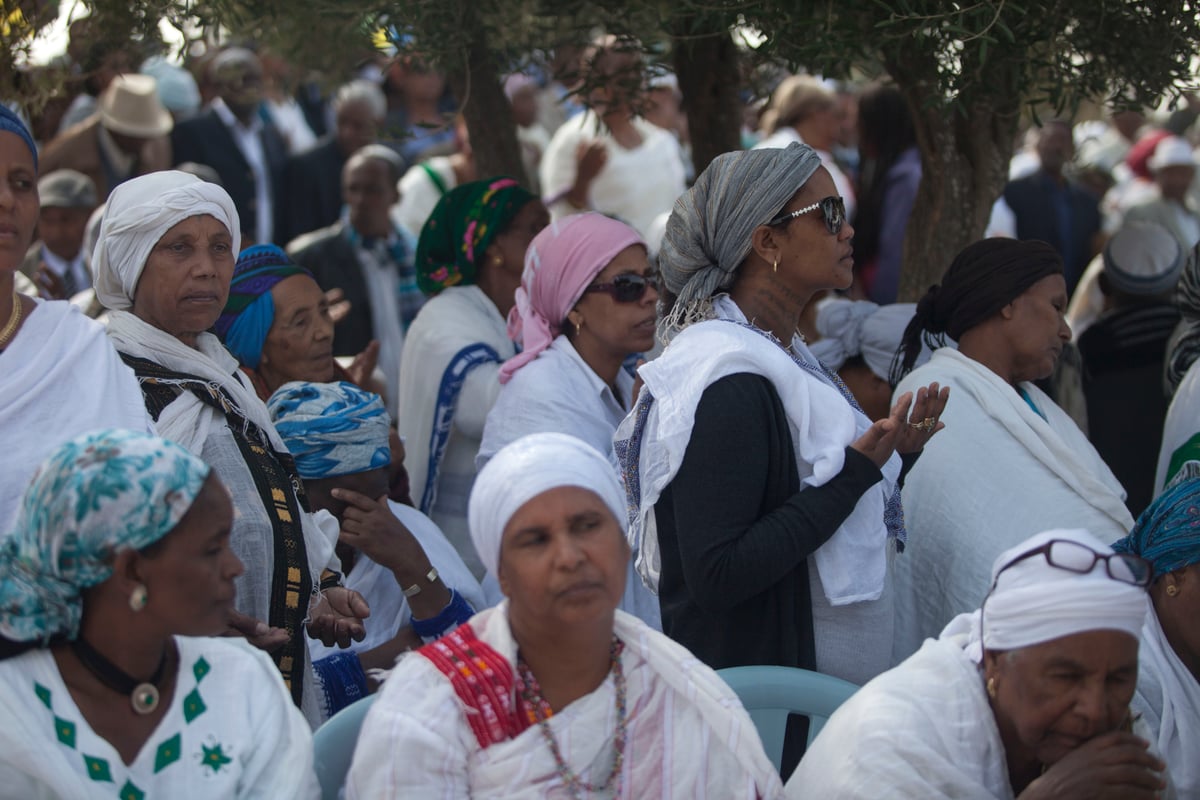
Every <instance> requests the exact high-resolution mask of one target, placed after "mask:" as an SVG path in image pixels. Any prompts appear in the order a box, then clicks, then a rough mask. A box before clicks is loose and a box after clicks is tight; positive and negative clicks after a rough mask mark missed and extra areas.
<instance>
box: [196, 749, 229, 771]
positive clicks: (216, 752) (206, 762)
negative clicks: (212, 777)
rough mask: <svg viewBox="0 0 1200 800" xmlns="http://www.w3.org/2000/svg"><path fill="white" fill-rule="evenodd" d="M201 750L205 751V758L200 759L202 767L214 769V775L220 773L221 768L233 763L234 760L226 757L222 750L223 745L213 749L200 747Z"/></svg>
mask: <svg viewBox="0 0 1200 800" xmlns="http://www.w3.org/2000/svg"><path fill="white" fill-rule="evenodd" d="M200 749H201V750H203V751H204V757H203V758H201V759H200V766H202V767H212V771H213V772H214V773H217V772H220V771H221V767H223V766H225V765H226V764H228V763H229V762H231V761H233V759H232V758H230V757H229V756H227V755H225V752H224V751H223V750H222V749H221V745H219V744H217V745H213V746H212V747H208V746H207V745H200Z"/></svg>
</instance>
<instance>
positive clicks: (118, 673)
mask: <svg viewBox="0 0 1200 800" xmlns="http://www.w3.org/2000/svg"><path fill="white" fill-rule="evenodd" d="M71 649H72V650H74V651H75V656H76V658H78V659H79V662H80V663H81V664H83V666H84V667H86V668H87V671H88V672H90V673H92V675H94V676H95V677H96V679H97V680H98V681H100V682H101V683H103V684H104V685H105V686H107V687H108V688H110V689H112V690H113V691H114V692H116V693H117V694H123V695H128V696H129V703H130V705H132V706H133V710H134V711H136V712H137V713H138V714H149V713H150V712H151V711H153V710H154V709H155V708H157V707H158V697H159V695H158V684H159V682H160V681H162V678H163V672H164V671H165V670H166V666H167V651H166V650H165V649H164V650H163V654H162V657H161V658H159V660H158V667H157V668H156V669H155V670H154V674H153V675H151V676H150V678H149V680H145V681H139V680H138V679H137V678H135V677H133V676H132V675H130V674H129V673H128V672H126V671H125V670H123V669H121V668H120V667H118V666H117V665H116V664H114V663H113V662H111V661H109V660H108V659H107V658H105V657H104V656H103V655H102V654H101V653H100V651H98V650H97V649H96V648H94V647H92V646H91V645H90V644H88V642H87V640H85V639H84V638H83V637H82V636H80V637H79V638H78V639H76V640H75V641H73V642H71Z"/></svg>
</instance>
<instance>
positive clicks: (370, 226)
mask: <svg viewBox="0 0 1200 800" xmlns="http://www.w3.org/2000/svg"><path fill="white" fill-rule="evenodd" d="M403 163H404V162H403V161H401V159H400V156H398V155H396V153H395V151H393V150H391V149H390V148H388V147H385V146H383V145H379V144H372V145H367V146H366V147H364V148H362V149H361V150H359V151H358V152H357V153H355V154H354V155H353V156H351V157H350V160H349V161H347V162H346V166H345V168H344V169H343V170H342V196H343V199H344V200H345V203H346V207H347V210H346V214H345V215H344V216H343V217H342V219H340V220H339V221H338V222H335V223H334V224H333V225H330V226H329V227H327V228H322V229H320V230H317V231H313V232H312V233H309V234H305V235H304V236H301V237H300V238H299V239H296V240H295V241H293V242H292V243H291V244H290V245H288V248H287V250H288V255H290V256H291V257H292V258H293V259H294V260H295V261H296V263H297V264H299V265H301V266H303V267H304V268H306V269H307V270H309V271H310V272H311V273H312V274H313V277H314V278H316V279H317V283H318V284H320V286H321V288H322V289H324V290H325V291H329V290H331V289H341V290H342V293H343V295H344V296H345V299H346V300H348V301H349V302H350V313H349V314H347V315H346V317H345V318H344V319H342V320H341V321H340V322H338V323H337V326H336V327H335V328H334V336H333V352H334V355H338V356H343V355H357V354H358V353H360V352H362V351H363V350H365V349H366V347H367V345H368V344H369V343H370V342H371V340H372V339H374V340H376V341H378V342H379V361H378V364H379V368H380V369H381V370H382V371H383V374H384V377H385V379H386V385H387V387H388V389H389V391H392V392H394V390H395V387H396V385H397V382H398V381H399V379H400V351H401V349H402V348H403V345H404V330H405V329H406V328H407V327H408V325H409V324H410V323H411V322H412V320H413V318H414V317H415V316H416V315H417V311H418V310H420V308H421V305H422V304H423V303H424V302H425V296H424V295H423V294H422V293H421V290H420V289H418V288H417V274H416V269H415V267H414V265H413V257H414V255H415V253H416V241H415V238H414V237H413V235H412V234H411V233H409V232H408V231H404V230H401V229H399V228H397V227H396V226H394V225H393V224H392V220H391V215H390V210H391V206H392V204H393V203H395V202H396V199H397V197H398V194H397V191H396V182H397V180H398V179H399V177H400V173H401V169H402V166H403ZM393 410H394V409H393Z"/></svg>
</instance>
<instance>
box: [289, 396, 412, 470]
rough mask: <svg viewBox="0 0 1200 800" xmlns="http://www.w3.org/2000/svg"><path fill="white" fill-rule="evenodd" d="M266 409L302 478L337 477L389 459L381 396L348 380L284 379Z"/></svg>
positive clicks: (382, 465)
mask: <svg viewBox="0 0 1200 800" xmlns="http://www.w3.org/2000/svg"><path fill="white" fill-rule="evenodd" d="M267 409H268V410H269V411H270V412H271V419H272V420H273V421H274V422H275V429H276V430H277V431H279V435H280V436H281V437H282V438H283V443H284V444H285V445H287V449H288V450H289V451H290V452H291V454H292V456H294V457H295V459H296V469H297V471H299V473H300V477H301V478H304V479H306V480H318V479H320V478H336V477H338V476H339V475H353V474H354V473H357V472H367V471H368V470H373V469H379V468H380V467H386V466H387V465H388V464H390V463H391V460H392V451H391V448H390V447H389V446H388V425H389V420H388V414H387V409H385V408H384V407H383V398H381V397H380V396H379V395H377V394H374V393H372V392H364V391H363V390H362V389H360V388H358V387H357V386H355V385H354V384H352V383H347V382H345V381H340V382H338V383H308V382H305V381H294V382H292V383H285V384H284V385H283V386H281V387H279V389H278V391H276V392H275V394H273V395H271V399H270V400H268V401H267Z"/></svg>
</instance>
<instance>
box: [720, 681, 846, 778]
mask: <svg viewBox="0 0 1200 800" xmlns="http://www.w3.org/2000/svg"><path fill="white" fill-rule="evenodd" d="M717 674H718V675H720V676H721V678H722V680H724V681H725V682H726V683H727V684H729V687H730V688H731V689H733V691H734V693H735V694H737V696H738V699H739V700H741V701H742V705H743V706H745V707H746V710H747V711H748V712H750V719H751V720H753V721H754V727H755V728H757V729H758V736H759V738H760V739H762V743H763V749H764V750H766V752H767V757H768V758H770V759H771V762H772V763H773V764H774V765H775V769H779V768H780V763H781V762H782V760H783V734H784V729H785V728H786V727H787V717H788V714H800V715H802V716H805V717H808V718H809V723H808V743H809V744H812V742H813V739H816V738H817V734H818V733H820V732H821V728H823V727H825V722H826V720H828V719H829V717H830V716H832V714H833V712H834V711H837V708H838V706H840V705H841V704H842V703H844V702H846V700H848V699H849V698H850V696H851V695H852V694H854V693H855V692H856V691H858V687H857V686H855V685H854V684H853V683H850V682H848V681H844V680H842V679H841V678H835V677H833V676H831V675H822V674H821V673H819V672H812V671H810V670H807V669H796V668H794V667H768V666H759V667H728V668H726V669H720V670H717Z"/></svg>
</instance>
